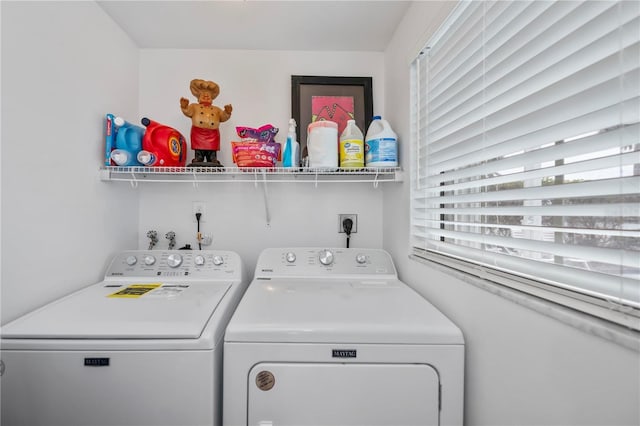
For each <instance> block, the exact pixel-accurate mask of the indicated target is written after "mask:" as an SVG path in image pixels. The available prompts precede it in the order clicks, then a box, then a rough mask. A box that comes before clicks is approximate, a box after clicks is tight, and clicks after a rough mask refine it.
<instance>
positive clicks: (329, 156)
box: [307, 121, 338, 169]
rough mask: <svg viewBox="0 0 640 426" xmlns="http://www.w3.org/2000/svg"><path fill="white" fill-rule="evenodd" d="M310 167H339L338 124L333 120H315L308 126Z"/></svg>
mask: <svg viewBox="0 0 640 426" xmlns="http://www.w3.org/2000/svg"><path fill="white" fill-rule="evenodd" d="M307 152H308V155H309V167H310V168H313V169H316V168H318V169H325V168H331V169H336V168H338V124H337V123H334V122H333V121H314V122H313V123H311V124H309V127H307Z"/></svg>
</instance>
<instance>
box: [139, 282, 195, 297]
mask: <svg viewBox="0 0 640 426" xmlns="http://www.w3.org/2000/svg"><path fill="white" fill-rule="evenodd" d="M188 288H189V286H188V285H187V284H165V285H163V286H162V287H158V288H156V289H155V290H153V291H152V292H150V293H149V294H148V295H147V297H163V298H173V297H178V296H180V295H181V294H182V292H184V291H185V290H186V289H188Z"/></svg>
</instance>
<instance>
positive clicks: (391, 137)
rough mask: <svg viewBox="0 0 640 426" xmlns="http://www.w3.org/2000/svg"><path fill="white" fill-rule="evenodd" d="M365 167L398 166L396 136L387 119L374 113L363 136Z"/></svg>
mask: <svg viewBox="0 0 640 426" xmlns="http://www.w3.org/2000/svg"><path fill="white" fill-rule="evenodd" d="M365 166H366V167H398V136H397V135H396V133H395V132H394V131H393V129H392V128H391V126H390V125H389V123H388V122H387V120H383V119H382V117H381V116H379V115H376V116H375V117H373V121H371V124H370V125H369V129H367V136H366V137H365Z"/></svg>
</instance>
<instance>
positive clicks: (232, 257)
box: [105, 250, 242, 279]
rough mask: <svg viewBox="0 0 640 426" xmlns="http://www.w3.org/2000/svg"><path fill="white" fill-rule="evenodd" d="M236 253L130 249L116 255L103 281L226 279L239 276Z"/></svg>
mask: <svg viewBox="0 0 640 426" xmlns="http://www.w3.org/2000/svg"><path fill="white" fill-rule="evenodd" d="M241 273H242V271H241V262H240V257H239V256H238V254H237V253H234V252H231V251H222V250H215V251H214V250H198V251H191V250H166V251H161V250H158V251H153V250H131V251H125V252H122V253H120V254H118V255H116V256H115V257H114V259H113V261H112V262H111V264H110V265H109V267H108V268H107V273H106V274H105V278H116V277H159V278H164V279H166V278H171V277H179V278H185V277H189V278H208V279H211V278H216V279H220V278H229V279H235V278H237V277H240V274H241Z"/></svg>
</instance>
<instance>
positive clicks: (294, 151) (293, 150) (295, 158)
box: [282, 118, 300, 167]
mask: <svg viewBox="0 0 640 426" xmlns="http://www.w3.org/2000/svg"><path fill="white" fill-rule="evenodd" d="M299 166H300V144H299V143H298V141H296V120H294V119H293V118H292V119H290V120H289V133H288V134H287V142H286V144H285V146H284V154H283V155H282V167H299Z"/></svg>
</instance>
